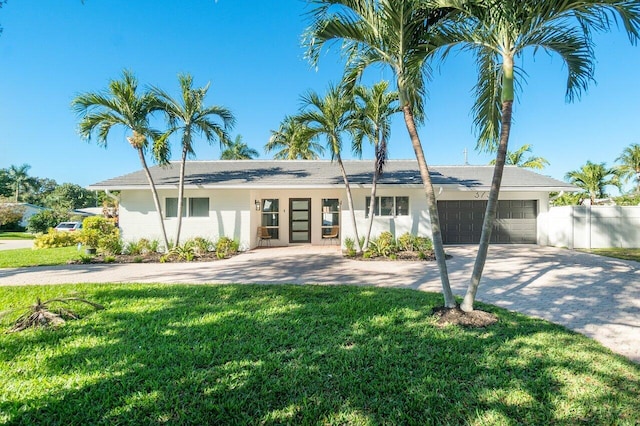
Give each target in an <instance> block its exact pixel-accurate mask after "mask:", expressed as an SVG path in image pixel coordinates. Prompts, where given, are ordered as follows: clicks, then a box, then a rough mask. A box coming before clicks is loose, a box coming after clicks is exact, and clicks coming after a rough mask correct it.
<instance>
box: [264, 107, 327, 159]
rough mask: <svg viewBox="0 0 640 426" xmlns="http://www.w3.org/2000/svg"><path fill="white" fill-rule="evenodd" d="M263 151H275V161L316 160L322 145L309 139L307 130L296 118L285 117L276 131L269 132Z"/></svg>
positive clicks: (322, 151) (322, 149) (321, 152)
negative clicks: (269, 135)
mask: <svg viewBox="0 0 640 426" xmlns="http://www.w3.org/2000/svg"><path fill="white" fill-rule="evenodd" d="M264 150H265V151H266V152H271V151H276V150H277V152H276V153H275V154H274V155H273V158H275V159H276V160H317V159H318V158H319V156H320V154H323V153H324V148H323V147H322V145H321V144H319V143H318V142H316V141H315V140H313V139H312V138H311V135H310V134H309V128H308V127H307V126H306V125H304V124H303V123H302V122H300V119H299V117H296V116H287V117H285V118H284V120H283V121H282V123H280V127H279V128H278V130H272V131H271V137H270V138H269V142H267V144H266V145H265V146H264Z"/></svg>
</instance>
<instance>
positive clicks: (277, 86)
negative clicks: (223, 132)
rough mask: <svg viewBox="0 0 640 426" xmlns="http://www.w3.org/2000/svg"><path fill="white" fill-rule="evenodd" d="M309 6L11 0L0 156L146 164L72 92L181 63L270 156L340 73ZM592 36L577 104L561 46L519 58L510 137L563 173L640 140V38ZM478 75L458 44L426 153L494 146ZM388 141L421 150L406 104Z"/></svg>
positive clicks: (68, 166)
mask: <svg viewBox="0 0 640 426" xmlns="http://www.w3.org/2000/svg"><path fill="white" fill-rule="evenodd" d="M306 11H308V9H307V7H306V3H305V2H304V1H303V0H278V1H249V0H244V1H242V0H218V1H217V2H215V1H214V0H190V1H188V2H179V1H168V0H166V1H158V0H136V1H130V0H109V1H107V0H86V1H85V2H84V4H83V3H82V2H81V1H80V0H58V1H56V2H55V3H54V2H51V1H50V0H9V2H8V3H7V4H6V5H4V7H3V8H2V9H0V25H1V26H2V27H3V28H4V31H3V33H2V35H0V61H1V62H0V63H1V65H0V168H6V167H9V166H10V165H12V164H15V165H20V164H23V163H27V164H30V165H31V166H32V168H31V170H30V175H31V176H38V177H47V178H51V179H55V180H56V181H57V182H58V183H64V182H72V183H77V184H80V185H83V186H86V185H89V184H92V183H95V182H98V181H101V180H104V179H108V178H111V177H114V176H118V175H122V174H125V173H129V172H133V171H136V170H138V169H139V168H140V165H139V161H138V158H137V156H136V154H135V152H134V151H133V150H132V149H131V147H130V146H129V145H128V143H127V142H126V139H125V137H126V134H125V132H124V131H123V130H122V129H114V131H112V133H111V135H110V139H109V142H108V147H107V149H103V148H100V147H98V146H97V145H95V144H94V143H87V142H85V141H83V140H82V139H81V138H80V137H79V136H78V135H77V132H76V126H77V117H76V116H75V115H74V113H73V112H72V111H71V109H70V102H71V100H72V99H73V97H74V96H75V95H77V94H79V93H82V92H87V91H99V90H102V89H104V88H106V87H107V84H108V81H109V80H110V79H113V78H118V77H119V76H120V75H121V73H122V70H123V69H125V68H126V69H130V70H132V71H133V72H134V73H135V74H136V76H137V77H138V79H139V81H140V83H141V84H142V85H145V84H150V85H156V86H159V87H161V88H163V89H165V90H167V91H168V92H169V93H171V94H173V95H177V94H178V92H177V90H178V83H177V74H178V73H185V72H188V73H190V74H191V75H192V76H193V77H194V80H195V84H196V85H198V86H201V85H204V84H206V83H207V82H211V88H210V90H209V94H208V97H207V103H208V104H210V105H213V104H217V105H223V106H226V107H227V108H229V109H231V110H232V112H233V113H234V114H235V116H236V119H237V124H236V127H235V129H234V130H233V131H232V136H235V135H237V134H241V135H242V136H243V139H244V141H245V142H246V143H247V144H249V146H251V147H253V148H255V149H256V150H258V151H259V152H260V153H261V158H265V159H268V158H271V155H268V154H265V153H264V150H263V147H264V145H265V143H266V142H267V140H268V138H269V136H270V131H271V130H274V129H277V128H278V125H279V123H280V122H281V120H282V119H283V118H284V116H285V115H288V114H293V113H295V112H296V111H297V109H298V108H299V106H300V101H299V99H300V95H301V94H303V93H305V92H306V91H308V90H310V89H311V90H315V91H317V92H319V93H324V90H325V89H326V87H327V85H328V84H329V83H330V82H337V81H339V79H340V77H341V70H342V67H341V62H340V58H339V56H338V55H337V52H336V48H334V49H333V51H331V52H328V53H326V54H325V55H323V57H322V59H321V61H320V65H319V68H318V69H317V70H316V69H313V68H312V67H311V66H310V65H309V64H308V63H307V62H306V61H305V59H304V50H303V48H302V47H301V34H302V32H303V30H304V28H305V26H306V21H305V19H306V18H305V15H304V14H305V12H306ZM596 42H597V46H596V56H597V59H598V63H597V68H596V81H597V84H595V85H592V86H591V87H590V89H589V91H588V92H587V93H585V94H584V95H583V96H582V98H581V100H580V101H579V102H575V103H573V104H568V103H566V102H565V98H564V93H565V81H566V69H564V67H563V66H562V63H561V61H560V60H559V58H558V57H553V56H549V55H546V54H544V53H543V54H538V56H536V57H535V58H532V57H526V58H524V59H523V60H522V61H521V62H520V63H519V65H521V66H524V68H525V69H526V71H527V73H528V79H527V82H526V83H525V84H524V90H523V91H522V93H521V94H520V97H519V101H518V103H517V104H516V105H515V107H514V125H513V129H512V138H511V142H510V147H511V148H513V149H515V148H517V147H519V146H521V145H523V144H525V143H529V144H532V145H533V149H534V153H535V154H536V155H540V156H543V157H545V158H546V159H548V160H549V161H550V163H551V165H550V166H549V167H547V168H546V169H545V170H544V171H543V172H542V173H543V174H546V175H549V176H552V177H555V178H558V179H563V177H564V175H565V173H566V172H567V171H570V170H574V169H577V168H579V167H580V166H581V165H583V164H584V163H586V161H587V160H590V161H593V162H606V163H607V164H608V165H613V164H614V161H615V159H616V157H618V156H619V155H620V153H621V152H622V150H623V149H624V148H625V147H626V146H628V145H630V144H632V143H640V82H639V80H638V77H637V76H638V70H640V48H639V47H633V46H631V45H630V43H629V42H628V39H627V38H626V36H624V35H623V34H622V33H621V32H614V33H611V34H605V35H598V36H597V37H596ZM369 77H371V78H373V77H375V78H378V77H383V78H387V79H389V78H391V75H390V73H389V72H383V71H375V72H374V73H371V74H370V76H369ZM474 78H475V69H474V65H473V62H472V60H471V58H470V57H469V56H467V55H465V54H458V55H455V56H451V57H449V58H448V60H447V62H446V63H445V64H443V65H442V66H441V67H440V68H439V70H438V71H437V72H436V74H435V77H434V79H433V81H432V82H431V83H430V84H429V91H430V95H429V99H428V101H427V115H428V120H427V122H426V123H425V125H424V126H422V127H421V128H420V135H421V137H422V140H423V145H424V149H425V153H426V156H427V161H428V162H429V163H430V164H433V165H452V164H463V162H464V156H463V151H464V150H465V149H467V150H468V152H469V155H468V160H469V163H471V164H487V163H488V162H489V160H490V159H491V156H490V155H488V154H485V153H480V152H478V151H476V150H475V137H474V133H473V128H472V118H471V115H470V111H471V107H472V105H473V96H472V91H471V90H472V87H473V83H474ZM176 142H177V141H176ZM390 149H391V154H390V155H391V158H395V159H405V158H413V151H412V149H411V145H410V142H409V139H408V136H407V133H406V129H405V128H404V125H403V122H402V121H401V117H400V116H398V117H397V119H396V120H395V122H394V127H393V130H392V141H391V145H390ZM173 151H174V157H175V158H177V157H178V155H179V150H178V149H177V148H175V149H174V150H173ZM196 153H197V158H198V159H202V160H210V159H217V158H219V156H220V150H219V148H218V146H217V145H216V146H210V145H208V144H206V143H205V142H204V141H200V142H198V143H196ZM364 158H371V153H370V151H365V155H364Z"/></svg>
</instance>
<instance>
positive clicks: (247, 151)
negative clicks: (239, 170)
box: [220, 135, 260, 160]
mask: <svg viewBox="0 0 640 426" xmlns="http://www.w3.org/2000/svg"><path fill="white" fill-rule="evenodd" d="M259 155H260V154H259V153H258V151H256V150H255V149H253V148H249V145H247V144H246V143H244V142H242V135H238V136H236V138H235V140H234V141H233V142H231V143H230V144H229V145H228V146H227V147H226V148H225V150H224V151H222V153H221V154H220V159H221V160H252V159H254V158H256V157H257V156H259Z"/></svg>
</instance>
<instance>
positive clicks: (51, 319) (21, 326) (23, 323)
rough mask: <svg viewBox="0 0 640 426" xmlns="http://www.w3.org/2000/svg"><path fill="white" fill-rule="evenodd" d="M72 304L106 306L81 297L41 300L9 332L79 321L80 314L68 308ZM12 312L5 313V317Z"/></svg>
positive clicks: (97, 307) (102, 307) (95, 306)
mask: <svg viewBox="0 0 640 426" xmlns="http://www.w3.org/2000/svg"><path fill="white" fill-rule="evenodd" d="M72 302H80V303H84V304H87V305H90V306H92V307H93V308H95V309H98V310H100V309H104V306H102V305H100V304H98V303H95V302H91V301H89V300H87V299H83V298H81V297H75V296H70V297H60V298H55V299H49V300H46V301H44V302H42V301H41V300H40V298H37V299H36V303H34V304H33V305H31V306H29V307H28V308H26V312H25V313H23V314H22V315H20V316H19V317H18V319H17V320H16V321H15V323H14V325H13V326H12V327H11V329H10V330H9V332H12V333H13V332H18V331H23V330H26V329H28V328H32V327H56V326H59V325H62V324H64V323H65V322H66V320H68V319H78V317H79V316H78V314H76V313H75V312H74V311H72V310H71V309H69V308H68V306H69V305H70V304H71V303H72ZM10 312H12V311H9V312H6V313H4V314H5V315H6V314H8V313H10Z"/></svg>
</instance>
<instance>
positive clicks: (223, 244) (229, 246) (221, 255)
mask: <svg viewBox="0 0 640 426" xmlns="http://www.w3.org/2000/svg"><path fill="white" fill-rule="evenodd" d="M239 248H240V243H238V242H237V241H234V240H232V239H231V238H229V237H220V239H219V240H218V242H217V243H216V256H217V257H218V259H225V258H227V257H230V256H233V255H234V254H236V253H238V249H239Z"/></svg>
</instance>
